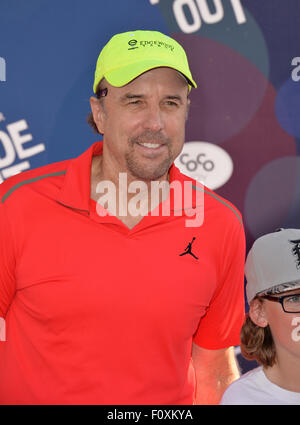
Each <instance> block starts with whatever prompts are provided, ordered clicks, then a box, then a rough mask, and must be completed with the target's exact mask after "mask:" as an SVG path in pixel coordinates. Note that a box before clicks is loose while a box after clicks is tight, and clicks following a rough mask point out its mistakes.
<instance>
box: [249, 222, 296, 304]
mask: <svg viewBox="0 0 300 425" xmlns="http://www.w3.org/2000/svg"><path fill="white" fill-rule="evenodd" d="M245 275H246V279H247V286H246V294H247V301H248V304H249V303H250V301H251V300H253V298H254V297H255V296H256V295H272V294H278V293H281V292H285V291H290V290H292V289H297V288H300V229H278V230H277V231H276V232H274V233H269V234H267V235H264V236H261V237H260V238H258V239H257V240H256V241H255V242H254V244H253V246H252V248H251V249H250V251H249V253H248V256H247V260H246V265H245Z"/></svg>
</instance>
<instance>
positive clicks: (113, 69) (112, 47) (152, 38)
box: [93, 30, 197, 93]
mask: <svg viewBox="0 0 300 425" xmlns="http://www.w3.org/2000/svg"><path fill="white" fill-rule="evenodd" d="M162 66H163V67H164V66H166V67H169V68H173V69H175V70H177V71H179V72H180V73H181V74H182V75H183V76H184V77H185V78H186V80H187V82H188V85H189V89H191V87H195V88H196V87H197V84H196V83H195V81H194V80H193V77H192V74H191V71H190V69H189V64H188V60H187V56H186V53H185V51H184V49H183V47H182V46H181V45H180V44H179V43H178V42H177V41H175V40H174V39H172V38H171V37H168V36H167V35H164V34H162V33H161V32H158V31H142V30H137V31H128V32H124V33H121V34H116V35H114V36H113V37H112V38H111V39H110V40H109V42H108V43H107V44H106V45H105V46H104V47H103V49H102V51H101V52H100V55H99V57H98V60H97V65H96V70H95V80H94V86H93V90H94V93H96V89H97V85H98V84H99V82H100V81H101V80H102V78H103V77H104V78H105V79H106V80H107V81H108V82H109V84H111V85H112V86H114V87H122V86H125V85H126V84H128V83H129V82H130V81H132V80H133V79H134V78H136V77H138V76H139V75H141V74H143V73H144V72H146V71H149V70H150V69H153V68H158V67H162Z"/></svg>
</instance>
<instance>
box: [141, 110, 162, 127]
mask: <svg viewBox="0 0 300 425" xmlns="http://www.w3.org/2000/svg"><path fill="white" fill-rule="evenodd" d="M144 127H145V129H147V130H152V131H159V130H162V129H163V127H164V124H163V113H162V111H161V108H160V107H159V105H152V106H149V107H148V108H147V111H145V119H144Z"/></svg>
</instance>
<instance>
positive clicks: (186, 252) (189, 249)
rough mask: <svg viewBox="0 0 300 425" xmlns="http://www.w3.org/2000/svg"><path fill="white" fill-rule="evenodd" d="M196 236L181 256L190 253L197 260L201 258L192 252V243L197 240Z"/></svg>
mask: <svg viewBox="0 0 300 425" xmlns="http://www.w3.org/2000/svg"><path fill="white" fill-rule="evenodd" d="M195 239H196V238H195V237H194V238H193V239H192V241H191V242H190V243H189V244H188V246H187V247H186V248H185V250H184V251H185V252H183V253H182V254H179V256H180V257H181V256H182V255H185V254H190V255H192V256H193V257H194V258H196V260H199V258H198V257H196V255H194V254H193V253H192V244H193V242H194V240H195Z"/></svg>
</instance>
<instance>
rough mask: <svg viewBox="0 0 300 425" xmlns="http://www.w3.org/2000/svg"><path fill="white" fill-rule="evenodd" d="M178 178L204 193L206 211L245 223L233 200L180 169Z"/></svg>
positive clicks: (224, 218)
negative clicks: (215, 212)
mask: <svg viewBox="0 0 300 425" xmlns="http://www.w3.org/2000/svg"><path fill="white" fill-rule="evenodd" d="M177 178H179V179H180V180H181V181H186V182H188V183H189V184H190V185H191V188H192V189H193V190H194V191H199V192H201V193H203V198H204V208H205V213H208V212H209V211H217V214H218V216H219V217H220V218H221V217H222V219H223V220H226V219H229V220H230V221H233V222H238V223H239V224H240V225H242V224H243V219H242V214H241V212H240V211H239V209H238V208H237V207H236V206H235V205H234V204H233V203H232V202H231V201H229V200H228V199H226V198H224V197H222V196H221V195H219V194H217V193H216V192H215V191H214V190H212V189H210V188H209V187H207V186H205V184H203V183H201V182H199V181H198V180H196V179H194V178H192V177H189V176H187V175H186V174H183V173H181V172H180V171H179V169H178V171H177Z"/></svg>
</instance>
